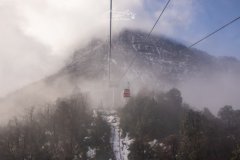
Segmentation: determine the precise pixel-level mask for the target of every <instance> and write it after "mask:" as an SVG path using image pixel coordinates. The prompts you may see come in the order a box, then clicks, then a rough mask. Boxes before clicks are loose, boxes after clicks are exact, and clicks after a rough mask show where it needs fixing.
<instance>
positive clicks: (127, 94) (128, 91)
mask: <svg viewBox="0 0 240 160" xmlns="http://www.w3.org/2000/svg"><path fill="white" fill-rule="evenodd" d="M130 96H131V94H130V89H124V91H123V97H124V98H129V97H130Z"/></svg>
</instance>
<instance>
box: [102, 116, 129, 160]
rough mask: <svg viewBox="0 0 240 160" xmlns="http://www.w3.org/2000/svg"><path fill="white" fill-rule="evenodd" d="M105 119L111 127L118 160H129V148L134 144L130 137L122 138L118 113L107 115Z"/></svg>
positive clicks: (114, 149)
mask: <svg viewBox="0 0 240 160" xmlns="http://www.w3.org/2000/svg"><path fill="white" fill-rule="evenodd" d="M103 117H104V119H105V120H106V121H107V122H108V124H109V125H110V126H111V139H110V141H111V144H112V149H113V152H114V155H115V158H116V160H128V154H129V152H130V151H129V146H130V144H131V143H132V142H133V140H132V139H130V138H129V136H128V135H126V137H123V138H122V137H121V135H122V131H121V129H120V128H119V124H120V118H119V117H118V116H117V114H116V113H114V112H112V113H111V114H106V115H104V116H103Z"/></svg>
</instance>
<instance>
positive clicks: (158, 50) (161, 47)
mask: <svg viewBox="0 0 240 160" xmlns="http://www.w3.org/2000/svg"><path fill="white" fill-rule="evenodd" d="M146 37H147V33H144V32H140V31H131V30H125V31H123V32H121V33H119V34H118V35H115V36H114V37H113V46H112V48H113V50H112V57H111V58H112V59H111V83H112V84H115V86H116V87H117V88H116V89H115V96H116V97H115V99H120V98H121V95H120V94H121V90H122V89H123V88H124V87H126V86H127V85H128V82H129V83H130V88H131V89H132V92H133V93H137V92H138V91H139V90H141V89H143V88H144V89H146V88H147V89H151V90H152V89H154V90H155V89H157V90H161V89H163V90H164V89H168V88H169V87H179V88H180V89H182V90H183V94H184V96H186V101H187V102H188V101H190V103H192V104H193V105H199V103H196V104H194V103H195V100H193V101H192V102H191V99H194V98H192V97H191V96H192V95H191V94H192V92H190V91H192V89H193V87H191V86H188V85H187V87H186V84H189V80H192V79H198V80H199V78H200V79H204V80H206V79H207V80H206V83H207V81H208V78H209V77H210V79H214V78H215V76H216V77H218V75H224V76H225V75H231V76H232V75H234V76H236V77H234V83H235V82H236V83H238V82H239V80H237V78H238V75H240V62H239V61H238V60H237V59H235V58H232V57H214V56H211V55H209V54H207V53H205V52H202V51H200V50H197V49H189V48H187V47H186V46H184V45H182V44H180V43H178V42H175V41H173V40H171V39H168V38H166V37H161V36H156V35H155V36H151V37H150V38H148V39H146ZM108 52H109V43H108V42H107V41H103V40H93V41H92V42H91V43H90V44H88V45H87V46H86V47H84V48H81V49H79V50H77V51H76V52H75V53H74V54H73V55H72V57H71V58H70V59H69V62H68V63H67V64H66V66H65V67H64V68H62V69H61V70H59V72H58V73H56V74H53V75H52V76H50V77H47V78H46V79H44V80H42V81H39V82H36V83H34V84H31V85H29V86H27V87H24V88H22V89H20V90H18V91H17V92H15V93H12V94H10V95H9V96H7V97H6V98H5V99H3V100H1V102H0V110H1V112H0V113H1V114H2V115H4V116H2V118H3V119H7V117H9V115H10V113H14V115H15V113H16V111H19V112H21V111H22V110H23V108H24V107H26V108H28V107H30V106H35V105H41V104H44V103H45V102H52V101H54V100H55V99H56V98H58V97H62V96H67V95H70V94H71V93H73V92H75V91H77V90H81V91H82V92H85V93H88V94H89V95H90V97H92V99H91V98H90V99H91V100H92V101H95V103H94V105H97V104H99V103H100V102H101V103H102V102H103V103H104V102H105V101H109V99H110V97H112V96H111V95H112V92H109V88H108V75H107V73H108ZM132 62H133V65H132V66H131V67H130V68H129V65H130V64H131V63H132ZM128 68H129V70H128V72H127V74H126V75H125V76H124V78H122V76H123V74H124V73H125V72H126V70H127V69H128ZM211 77H212V78H211ZM231 79H232V77H231ZM214 80H215V79H214ZM194 83H195V81H191V83H190V84H193V86H194V87H195V90H196V92H197V90H198V88H196V84H194ZM210 83H211V82H210ZM229 83H230V82H229ZM197 85H198V84H197ZM208 85H209V84H208ZM221 85H222V84H220V86H221ZM233 85H235V84H233ZM183 86H184V87H183ZM205 86H206V85H205ZM199 87H200V88H202V87H201V85H200V86H199ZM216 87H217V86H216ZM186 88H187V89H186ZM208 88H209V89H210V88H211V87H208ZM223 89H224V88H223ZM235 89H236V90H237V91H239V92H240V89H239V88H235ZM213 90H214V88H213ZM234 91H235V90H234ZM230 92H231V91H230ZM227 93H228V92H227ZM234 94H235V95H236V93H234ZM197 96H201V94H200V93H199V95H198V94H197ZM188 98H189V99H188ZM203 98H204V97H202V98H200V100H202V99H203ZM195 99H198V100H199V98H196V97H195ZM237 99H238V98H237ZM230 100H232V101H233V102H232V101H230ZM230 100H226V101H223V102H221V103H219V104H221V105H222V103H225V104H227V103H228V102H232V103H233V104H239V105H240V102H239V101H238V100H236V99H234V98H231V99H230ZM206 102H207V101H206ZM111 104H112V103H111ZM200 105H205V104H204V103H203V104H200ZM206 105H207V104H206ZM210 105H212V104H210ZM210 107H211V106H210ZM219 107H222V106H219Z"/></svg>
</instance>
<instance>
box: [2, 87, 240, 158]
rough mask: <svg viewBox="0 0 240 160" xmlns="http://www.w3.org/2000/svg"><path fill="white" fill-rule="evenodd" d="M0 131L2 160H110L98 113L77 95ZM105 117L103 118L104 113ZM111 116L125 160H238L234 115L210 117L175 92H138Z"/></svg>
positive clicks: (228, 109)
mask: <svg viewBox="0 0 240 160" xmlns="http://www.w3.org/2000/svg"><path fill="white" fill-rule="evenodd" d="M44 108H45V109H42V110H40V111H35V110H34V108H33V109H31V110H28V112H26V114H25V116H24V117H22V118H21V117H18V118H15V119H12V120H10V121H9V123H8V125H6V126H3V127H1V128H0V159H2V160H20V159H24V160H109V159H112V160H114V159H115V157H114V152H115V151H113V149H112V146H111V145H112V144H111V140H110V139H111V126H110V125H109V124H108V123H107V122H106V120H105V119H104V118H103V117H104V116H103V114H106V113H108V112H107V111H104V110H102V109H101V110H100V109H99V110H96V109H93V108H92V106H90V105H89V103H88V99H87V96H86V95H84V94H82V93H78V94H74V95H72V96H70V97H68V98H61V99H58V100H57V101H56V102H55V103H54V104H48V105H46V106H45V107H44ZM104 112H105V113H104ZM117 114H118V116H119V118H120V129H121V136H122V137H126V136H128V137H130V139H131V140H132V143H131V144H130V146H129V155H128V159H129V160H160V159H164V160H203V159H204V160H239V158H240V128H239V126H240V110H234V109H233V107H232V106H224V107H223V108H221V109H220V110H219V112H218V115H217V116H215V115H213V114H212V113H211V112H210V111H209V109H207V108H205V109H204V110H201V111H200V110H194V109H193V108H192V107H191V106H189V105H188V104H186V103H183V99H182V96H181V92H180V91H179V90H178V89H171V90H169V91H168V92H158V93H156V92H151V91H147V92H146V91H144V92H141V91H140V92H139V93H138V95H136V96H135V97H131V98H130V99H129V100H128V102H127V103H126V104H125V106H123V107H122V108H119V109H118V111H117Z"/></svg>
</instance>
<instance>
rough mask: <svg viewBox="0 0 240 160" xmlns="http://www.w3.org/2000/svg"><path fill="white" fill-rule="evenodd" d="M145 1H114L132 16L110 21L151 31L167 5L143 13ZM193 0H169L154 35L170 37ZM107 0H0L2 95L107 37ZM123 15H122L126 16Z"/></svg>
mask: <svg viewBox="0 0 240 160" xmlns="http://www.w3.org/2000/svg"><path fill="white" fill-rule="evenodd" d="M146 1H147V0H132V1H127V0H121V1H113V9H114V10H116V11H119V12H122V11H130V12H131V13H133V14H135V17H134V19H132V20H131V21H125V20H119V21H114V24H113V30H114V32H118V31H120V30H121V29H122V28H137V29H142V30H145V31H149V30H150V28H151V27H152V25H153V23H154V22H155V20H156V19H157V17H158V15H159V13H160V11H161V9H162V8H163V6H164V5H165V2H162V1H153V4H152V5H156V6H159V9H157V10H153V11H147V9H146V8H145V7H146V6H145V3H146ZM193 6H194V5H193V0H177V1H171V3H170V6H169V8H168V10H167V11H166V13H165V14H164V16H163V18H162V19H161V23H160V24H159V26H157V27H156V30H155V33H165V34H167V35H170V36H171V35H174V34H175V33H176V32H177V28H179V27H182V28H187V26H188V25H189V24H190V23H191V19H192V18H193V17H192V16H193V15H192V14H191V13H192V12H193V8H194V7H193ZM108 11H109V1H97V0H88V1H84V0H68V1H66V0H21V1H18V0H0V18H1V22H0V34H1V37H2V38H1V40H0V53H1V54H0V76H1V80H0V84H1V85H0V87H1V92H0V96H4V95H6V94H7V93H10V92H12V91H14V90H16V89H18V88H20V87H22V86H23V85H27V84H29V83H31V82H34V81H36V80H39V79H41V78H43V77H45V76H47V75H50V74H52V73H54V72H56V71H57V70H58V69H59V68H60V67H61V66H62V65H64V61H65V60H66V58H67V57H69V56H70V55H71V54H72V53H73V51H74V50H76V49H78V48H79V47H81V46H83V45H85V44H87V43H88V42H89V41H90V40H91V39H92V38H96V37H98V38H99V37H101V38H104V39H105V40H107V38H108V30H109V28H108V26H109V20H108V18H104V14H106V12H108ZM124 16H126V15H124Z"/></svg>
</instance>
